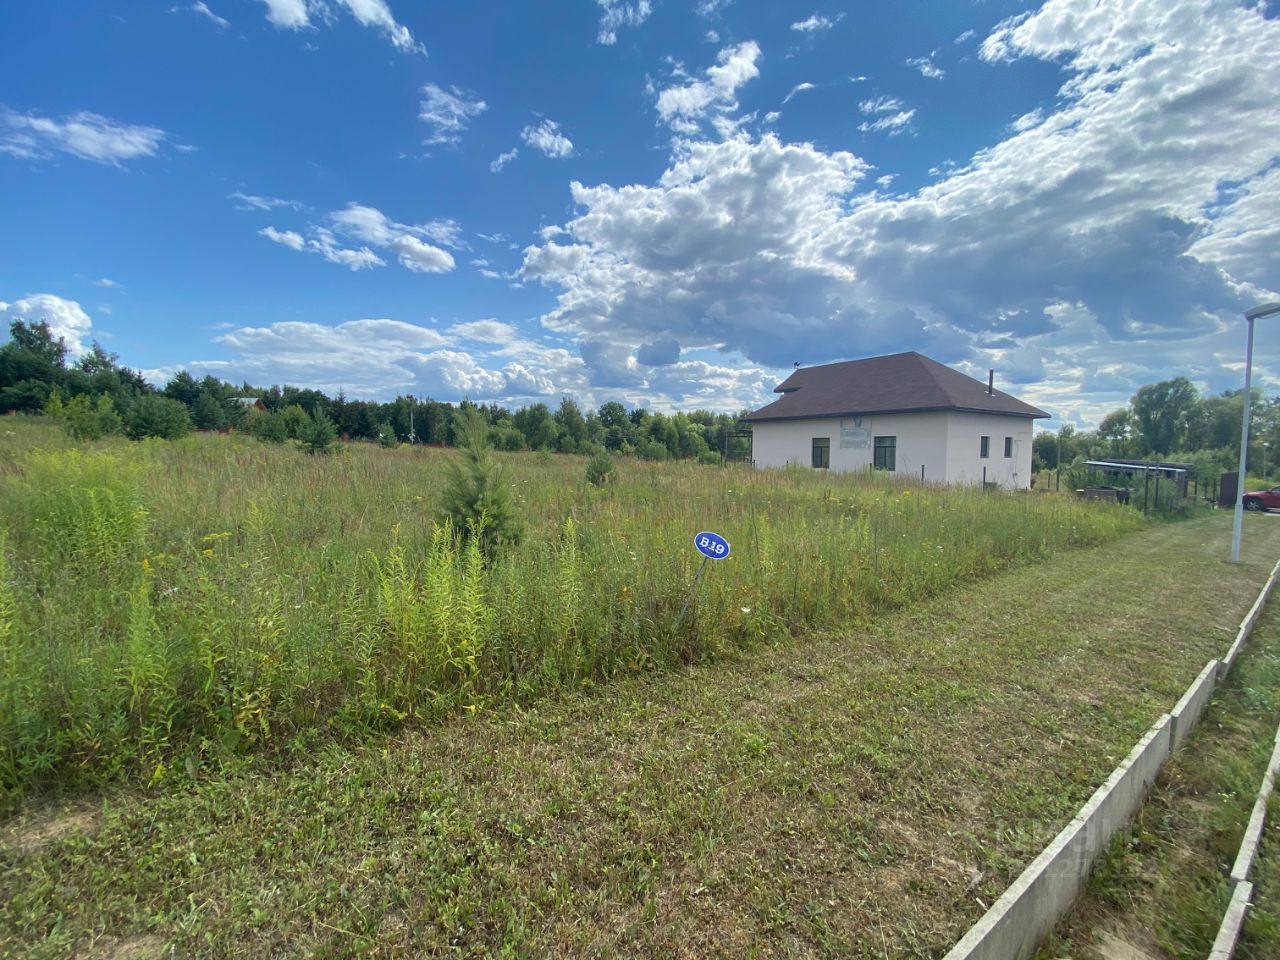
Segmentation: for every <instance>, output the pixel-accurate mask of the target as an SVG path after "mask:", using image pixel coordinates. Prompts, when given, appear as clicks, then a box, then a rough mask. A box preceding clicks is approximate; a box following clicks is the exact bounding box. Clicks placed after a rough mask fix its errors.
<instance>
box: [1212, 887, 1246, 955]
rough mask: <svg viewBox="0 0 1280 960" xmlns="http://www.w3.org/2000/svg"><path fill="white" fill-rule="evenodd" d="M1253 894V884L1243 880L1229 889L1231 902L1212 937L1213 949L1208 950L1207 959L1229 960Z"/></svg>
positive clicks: (1242, 927)
mask: <svg viewBox="0 0 1280 960" xmlns="http://www.w3.org/2000/svg"><path fill="white" fill-rule="evenodd" d="M1252 896H1253V884H1252V883H1249V882H1248V881H1245V882H1244V883H1239V884H1236V888H1235V889H1234V890H1233V891H1231V902H1230V903H1229V904H1228V905H1227V915H1226V917H1224V918H1223V920H1222V926H1220V927H1219V928H1218V935H1217V936H1216V937H1214V938H1213V949H1212V950H1210V951H1209V960H1231V954H1232V953H1233V952H1235V949H1236V941H1238V940H1239V939H1240V931H1241V930H1243V929H1244V918H1245V917H1246V916H1247V915H1248V913H1249V900H1250V898H1251V897H1252Z"/></svg>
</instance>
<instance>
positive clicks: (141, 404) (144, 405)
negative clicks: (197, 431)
mask: <svg viewBox="0 0 1280 960" xmlns="http://www.w3.org/2000/svg"><path fill="white" fill-rule="evenodd" d="M124 432H125V433H126V434H128V435H129V438H130V439H131V440H141V439H142V438H143V437H160V438H161V439H163V440H175V439H177V438H178V437H185V436H186V435H187V434H188V433H190V432H191V415H190V414H189V413H187V408H186V406H185V405H184V404H182V403H180V402H179V401H177V400H170V399H169V398H168V397H164V396H161V395H160V394H158V393H144V394H143V395H142V396H140V397H138V399H137V400H135V401H134V402H133V404H132V405H131V406H130V407H129V409H128V411H126V413H125V418H124Z"/></svg>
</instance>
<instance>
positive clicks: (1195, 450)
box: [1032, 377, 1280, 480]
mask: <svg viewBox="0 0 1280 960" xmlns="http://www.w3.org/2000/svg"><path fill="white" fill-rule="evenodd" d="M1243 407H1244V391H1243V390H1227V391H1224V392H1223V393H1220V394H1216V395H1202V394H1201V393H1200V391H1199V390H1198V389H1197V388H1196V386H1195V384H1193V383H1192V382H1191V381H1190V380H1188V379H1187V378H1186V377H1174V378H1173V379H1171V380H1161V381H1160V382H1159V383H1151V384H1147V385H1146V386H1143V387H1140V388H1139V389H1138V391H1137V392H1136V393H1135V394H1134V395H1133V397H1132V398H1131V399H1130V401H1129V404H1128V406H1125V407H1120V408H1119V409H1116V410H1113V411H1112V412H1110V413H1108V414H1107V415H1106V416H1105V417H1103V418H1102V420H1101V421H1100V422H1099V423H1098V427H1097V429H1096V430H1076V429H1075V428H1073V427H1072V426H1071V425H1070V424H1064V425H1063V427H1062V430H1061V435H1059V434H1058V433H1047V432H1046V433H1041V434H1038V435H1037V436H1036V437H1035V439H1034V440H1033V441H1032V451H1033V457H1034V468H1035V469H1036V470H1052V469H1055V468H1056V467H1057V466H1058V463H1059V451H1061V463H1062V467H1063V469H1066V468H1067V467H1068V466H1070V465H1072V464H1077V463H1080V462H1081V461H1083V460H1093V459H1100V458H1106V457H1115V458H1121V459H1127V460H1164V461H1171V462H1176V463H1191V464H1194V465H1195V468H1196V476H1197V477H1199V478H1200V479H1201V480H1207V479H1210V478H1214V477H1217V476H1218V475H1219V474H1221V473H1222V472H1224V471H1228V470H1235V469H1237V467H1238V466H1239V457H1240V423H1241V417H1242V416H1243V415H1244V410H1243ZM1250 420H1251V427H1250V432H1249V450H1248V472H1249V473H1250V474H1251V475H1253V476H1264V475H1267V476H1269V475H1271V474H1274V473H1275V472H1276V469H1275V468H1276V467H1280V462H1278V461H1280V397H1264V396H1263V395H1262V393H1261V391H1259V390H1258V389H1257V388H1254V390H1253V396H1252V400H1251V409H1250Z"/></svg>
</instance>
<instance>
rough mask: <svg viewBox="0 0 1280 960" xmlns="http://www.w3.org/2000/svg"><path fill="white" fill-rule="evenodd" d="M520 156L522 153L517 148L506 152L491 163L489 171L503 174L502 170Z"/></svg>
mask: <svg viewBox="0 0 1280 960" xmlns="http://www.w3.org/2000/svg"><path fill="white" fill-rule="evenodd" d="M519 155H520V151H519V150H517V149H516V148H515V147H512V148H511V149H510V150H505V151H503V152H502V153H500V154H498V155H497V157H495V158H494V159H493V160H491V161H489V170H490V172H492V173H501V172H502V168H503V167H505V166H506V165H507V164H508V163H510V162H511V161H512V160H514V159H515V158H516V157H518V156H519Z"/></svg>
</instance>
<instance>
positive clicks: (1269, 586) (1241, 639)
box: [1218, 560, 1280, 679]
mask: <svg viewBox="0 0 1280 960" xmlns="http://www.w3.org/2000/svg"><path fill="white" fill-rule="evenodd" d="M1278 577H1280V560H1277V561H1276V565H1275V566H1274V567H1272V568H1271V576H1269V577H1267V582H1266V583H1265V584H1264V585H1263V587H1262V591H1261V592H1260V593H1259V594H1258V599H1257V600H1255V601H1253V606H1252V607H1250V608H1249V612H1248V613H1247V614H1245V618H1244V620H1243V621H1242V622H1241V623H1240V629H1239V631H1238V632H1237V633H1236V639H1235V641H1234V642H1233V643H1232V644H1231V646H1230V647H1229V648H1228V650H1227V655H1226V656H1225V657H1223V658H1222V669H1221V670H1220V671H1219V673H1218V678H1219V679H1222V678H1223V677H1225V676H1226V675H1227V671H1228V670H1230V669H1231V665H1232V664H1233V663H1235V662H1236V657H1238V656H1240V651H1241V650H1243V649H1244V644H1245V641H1246V640H1248V639H1249V634H1250V633H1252V632H1253V625H1254V623H1256V622H1257V619H1258V614H1260V613H1261V612H1262V607H1263V605H1264V604H1265V603H1266V602H1267V597H1269V596H1271V591H1272V590H1273V589H1275V585H1276V579H1277V578H1278Z"/></svg>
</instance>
